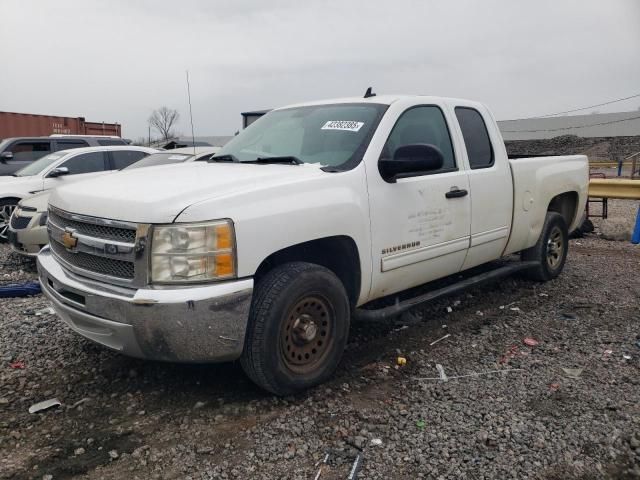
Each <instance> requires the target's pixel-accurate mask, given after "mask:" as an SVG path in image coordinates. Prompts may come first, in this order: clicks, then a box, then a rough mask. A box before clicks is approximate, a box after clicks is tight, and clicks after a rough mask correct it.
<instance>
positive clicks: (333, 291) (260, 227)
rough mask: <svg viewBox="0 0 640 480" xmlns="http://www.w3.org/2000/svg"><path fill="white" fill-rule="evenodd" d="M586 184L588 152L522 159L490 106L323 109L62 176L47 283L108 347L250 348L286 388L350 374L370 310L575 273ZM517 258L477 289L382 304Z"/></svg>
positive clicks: (325, 105) (194, 355) (269, 378)
mask: <svg viewBox="0 0 640 480" xmlns="http://www.w3.org/2000/svg"><path fill="white" fill-rule="evenodd" d="M587 185H588V165H587V159H586V157H584V156H565V157H541V158H519V159H509V158H508V157H507V152H506V149H505V146H504V143H503V141H502V138H501V136H500V132H499V131H498V128H497V126H496V122H495V120H494V118H493V117H492V115H491V113H490V112H489V110H488V109H487V108H486V107H485V106H484V105H482V104H480V103H476V102H472V101H467V100H458V99H450V98H439V97H427V96H371V95H365V97H364V98H347V99H339V100H330V101H321V102H313V103H304V104H300V105H294V106H288V107H284V108H280V109H276V110H273V111H271V112H270V113H268V114H267V115H265V116H264V117H262V118H261V119H259V120H258V121H256V122H255V123H254V124H252V125H251V126H250V127H248V128H247V129H245V130H244V131H242V132H241V133H240V134H239V135H238V136H236V137H235V138H234V139H233V140H232V141H231V142H229V143H228V144H227V145H226V146H225V147H224V148H223V149H222V150H221V151H220V152H219V153H218V154H216V155H215V156H214V157H212V158H211V159H210V160H209V161H208V162H206V163H205V162H195V163H191V164H180V165H168V166H162V167H157V168H155V169H154V172H153V177H151V175H150V171H145V170H144V169H141V170H132V171H129V172H119V173H116V174H114V175H109V176H106V177H101V178H97V179H94V180H88V181H85V182H81V183H77V184H72V185H69V186H65V187H63V188H60V189H57V190H56V191H55V192H54V193H53V194H52V196H51V199H50V206H49V216H48V229H49V239H50V246H49V247H45V248H44V249H43V250H42V251H41V253H40V254H39V256H38V266H39V276H40V282H41V284H42V288H43V291H44V293H45V294H46V295H47V296H48V297H49V299H50V300H51V302H52V303H53V305H54V308H55V310H56V311H57V313H58V315H59V316H60V317H61V318H62V319H63V320H64V321H65V322H66V323H68V324H69V325H70V327H71V328H72V329H73V330H75V331H76V332H78V333H79V334H81V335H84V336H85V337H87V338H89V339H91V340H93V341H95V342H98V343H100V344H102V345H105V346H107V347H110V348H112V349H115V350H117V351H120V352H122V353H124V354H127V355H132V356H135V357H141V358H149V359H156V360H166V361H177V362H220V361H230V360H236V359H240V362H241V364H242V366H243V368H244V370H245V371H246V373H247V374H248V376H249V377H250V378H251V379H252V380H253V381H254V382H256V383H257V384H258V385H260V386H261V387H263V388H265V389H267V390H269V391H271V392H274V393H276V394H280V395H284V394H289V393H292V392H296V391H299V390H302V389H305V388H308V387H310V386H312V385H316V384H318V383H320V382H322V381H324V380H326V379H327V378H328V377H329V376H330V375H331V374H332V372H333V371H334V370H335V368H336V367H337V365H338V363H339V361H340V358H341V356H342V353H343V350H344V348H345V345H346V342H347V335H348V333H349V324H350V321H351V319H352V318H353V317H355V318H358V317H360V318H362V319H365V320H367V319H372V318H373V319H376V318H377V319H380V318H385V317H388V316H392V315H396V314H398V313H399V312H401V311H403V310H405V309H407V308H409V307H411V306H412V305H415V304H416V303H419V302H422V301H425V300H428V299H431V298H435V297H437V296H440V295H444V294H448V293H451V292H453V291H457V290H458V289H460V288H463V287H466V286H468V285H471V284H475V283H477V282H479V281H482V280H487V279H492V278H498V277H500V276H503V275H506V274H510V273H513V272H515V271H517V270H523V272H526V273H527V274H528V275H529V276H531V277H533V278H534V279H537V280H540V281H546V280H550V279H553V278H554V277H556V276H557V275H558V274H559V273H560V272H561V271H562V268H563V266H564V262H565V259H566V255H567V249H568V233H567V232H568V231H570V230H571V229H573V228H575V227H576V225H577V223H578V219H579V218H580V213H581V212H582V211H583V209H584V206H585V202H586V198H587ZM512 254H520V257H519V258H518V257H516V261H512V262H506V263H505V262H498V264H497V265H496V266H495V267H494V266H491V267H487V268H485V269H484V271H483V272H482V273H480V274H476V275H475V276H471V277H467V278H466V279H465V280H464V281H462V282H458V283H454V284H449V285H448V286H445V287H442V288H440V289H438V290H436V291H430V292H429V291H428V292H427V293H421V294H420V295H419V296H417V297H413V298H412V297H409V298H406V297H407V295H406V292H405V293H404V294H403V296H402V297H403V300H402V301H400V300H398V301H395V302H393V301H392V302H388V303H385V302H384V301H381V302H375V303H373V304H372V303H371V302H372V301H373V300H376V299H382V298H383V297H388V298H395V296H394V294H397V293H398V292H402V291H405V290H407V289H410V288H412V287H416V286H418V285H422V284H425V283H427V282H431V281H433V280H435V279H441V278H444V277H448V276H451V275H453V274H459V273H460V272H461V271H463V270H468V269H471V268H472V267H476V266H479V265H481V264H487V263H490V264H491V265H493V264H492V263H491V262H493V261H495V260H498V259H503V258H505V257H513V256H514V255H512ZM421 291H423V290H421ZM390 296H391V297H390ZM398 298H399V297H398ZM389 303H390V305H389ZM373 306H376V307H378V308H373Z"/></svg>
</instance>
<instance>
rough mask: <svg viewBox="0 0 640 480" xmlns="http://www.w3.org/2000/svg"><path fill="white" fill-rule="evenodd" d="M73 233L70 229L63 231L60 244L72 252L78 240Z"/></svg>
mask: <svg viewBox="0 0 640 480" xmlns="http://www.w3.org/2000/svg"><path fill="white" fill-rule="evenodd" d="M74 232H75V230H71V229H70V230H65V231H64V233H63V234H62V244H63V245H64V247H65V248H66V249H68V250H72V249H74V248H76V245H77V244H78V239H77V238H76V237H74V236H73V234H74Z"/></svg>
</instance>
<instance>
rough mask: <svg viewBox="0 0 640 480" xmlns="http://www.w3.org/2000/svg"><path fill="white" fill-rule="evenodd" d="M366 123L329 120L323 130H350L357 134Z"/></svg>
mask: <svg viewBox="0 0 640 480" xmlns="http://www.w3.org/2000/svg"><path fill="white" fill-rule="evenodd" d="M363 125H364V122H354V121H352V120H329V121H328V122H327V123H325V124H324V125H323V126H322V130H348V131H349V132H357V131H358V130H360V129H361V128H362V126H363Z"/></svg>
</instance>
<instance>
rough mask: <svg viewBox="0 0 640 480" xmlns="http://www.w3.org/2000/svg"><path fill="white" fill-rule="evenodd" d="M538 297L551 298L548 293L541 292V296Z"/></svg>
mask: <svg viewBox="0 0 640 480" xmlns="http://www.w3.org/2000/svg"><path fill="white" fill-rule="evenodd" d="M538 296H539V297H548V296H549V294H548V293H544V292H541V293H539V294H538Z"/></svg>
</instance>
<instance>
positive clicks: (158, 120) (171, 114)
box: [149, 106, 180, 140]
mask: <svg viewBox="0 0 640 480" xmlns="http://www.w3.org/2000/svg"><path fill="white" fill-rule="evenodd" d="M179 118H180V114H179V113H178V111H177V110H174V109H171V108H167V107H164V106H163V107H160V108H159V109H157V110H154V111H153V113H152V114H151V116H150V117H149V125H151V127H152V128H154V129H156V130H157V131H158V133H159V134H160V135H161V136H162V138H163V139H164V140H169V139H170V138H171V137H172V136H173V132H172V131H171V128H172V127H173V125H174V124H175V123H176V122H177V121H178V119H179Z"/></svg>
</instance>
